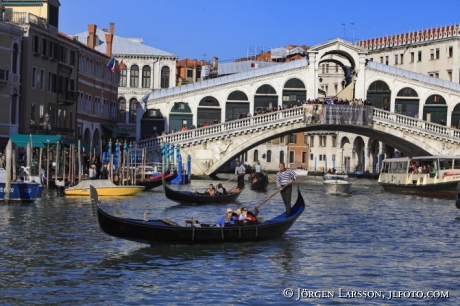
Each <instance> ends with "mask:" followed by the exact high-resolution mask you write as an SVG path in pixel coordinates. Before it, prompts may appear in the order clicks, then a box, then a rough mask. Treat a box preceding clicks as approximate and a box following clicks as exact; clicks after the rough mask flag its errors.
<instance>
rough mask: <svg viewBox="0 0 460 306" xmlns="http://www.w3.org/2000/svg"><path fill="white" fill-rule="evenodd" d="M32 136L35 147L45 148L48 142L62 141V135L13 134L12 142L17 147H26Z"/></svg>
mask: <svg viewBox="0 0 460 306" xmlns="http://www.w3.org/2000/svg"><path fill="white" fill-rule="evenodd" d="M31 138H32V146H33V147H34V148H44V147H45V146H46V144H47V143H49V144H53V145H55V144H56V143H57V142H58V141H62V136H61V135H35V134H13V135H11V137H10V139H11V142H12V143H13V144H14V145H15V146H17V147H26V146H27V144H28V143H29V142H30V139H31Z"/></svg>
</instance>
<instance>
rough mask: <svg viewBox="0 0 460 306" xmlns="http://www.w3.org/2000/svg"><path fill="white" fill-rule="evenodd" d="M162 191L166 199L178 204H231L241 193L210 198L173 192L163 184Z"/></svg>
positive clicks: (189, 192)
mask: <svg viewBox="0 0 460 306" xmlns="http://www.w3.org/2000/svg"><path fill="white" fill-rule="evenodd" d="M163 190H164V192H165V196H166V197H167V198H168V199H170V200H172V201H174V202H177V203H180V204H217V203H219V204H223V203H231V202H233V201H235V200H236V199H237V198H238V196H239V195H240V194H241V192H242V191H243V190H240V191H239V192H234V193H233V192H232V193H230V192H229V193H228V194H216V195H215V196H210V195H207V194H204V193H199V192H192V191H177V190H173V189H171V188H169V187H168V186H167V184H166V183H165V182H163Z"/></svg>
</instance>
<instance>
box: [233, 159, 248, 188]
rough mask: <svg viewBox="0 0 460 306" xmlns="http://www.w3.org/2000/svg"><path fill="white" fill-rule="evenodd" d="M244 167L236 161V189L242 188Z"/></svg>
mask: <svg viewBox="0 0 460 306" xmlns="http://www.w3.org/2000/svg"><path fill="white" fill-rule="evenodd" d="M245 173H246V168H245V167H244V166H243V165H242V164H241V163H240V162H239V161H237V162H236V167H235V175H238V189H240V190H241V189H244V174H245Z"/></svg>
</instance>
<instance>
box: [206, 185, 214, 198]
mask: <svg viewBox="0 0 460 306" xmlns="http://www.w3.org/2000/svg"><path fill="white" fill-rule="evenodd" d="M204 194H205V195H209V196H212V197H213V196H215V195H216V190H215V189H214V185H213V184H209V187H208V189H206V191H205V192H204Z"/></svg>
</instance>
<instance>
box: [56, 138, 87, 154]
mask: <svg viewBox="0 0 460 306" xmlns="http://www.w3.org/2000/svg"><path fill="white" fill-rule="evenodd" d="M62 144H63V145H64V146H66V147H70V145H74V148H75V150H78V141H69V140H64V141H63V142H62ZM90 150H91V146H90V145H89V144H87V143H86V142H83V141H80V152H81V153H85V152H86V153H89V151H90Z"/></svg>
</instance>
